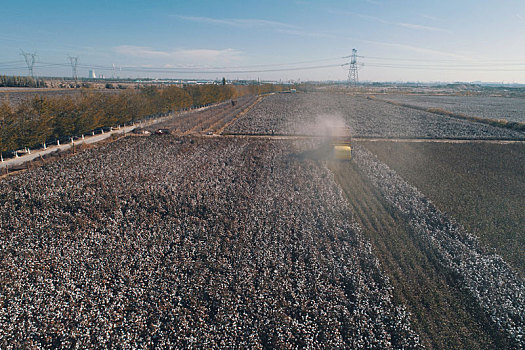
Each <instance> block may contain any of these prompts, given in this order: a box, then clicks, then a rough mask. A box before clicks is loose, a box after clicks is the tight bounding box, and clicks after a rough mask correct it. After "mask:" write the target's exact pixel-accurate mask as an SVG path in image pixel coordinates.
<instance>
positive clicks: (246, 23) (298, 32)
mask: <svg viewBox="0 0 525 350" xmlns="http://www.w3.org/2000/svg"><path fill="white" fill-rule="evenodd" d="M176 17H177V18H180V19H183V20H187V21H192V22H199V23H207V24H215V25H227V26H232V27H243V28H264V29H271V30H273V31H275V32H278V33H282V34H288V35H295V36H303V37H311V38H334V37H335V36H334V35H331V34H327V33H321V32H310V31H306V30H304V29H303V28H301V27H298V26H295V25H292V24H288V23H282V22H276V21H270V20H266V19H242V18H211V17H196V16H176Z"/></svg>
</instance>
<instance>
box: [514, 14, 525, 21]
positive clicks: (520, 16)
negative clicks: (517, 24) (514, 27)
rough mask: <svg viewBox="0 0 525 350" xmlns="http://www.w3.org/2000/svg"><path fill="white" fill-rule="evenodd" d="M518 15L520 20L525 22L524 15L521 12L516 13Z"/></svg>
mask: <svg viewBox="0 0 525 350" xmlns="http://www.w3.org/2000/svg"><path fill="white" fill-rule="evenodd" d="M516 17H517V18H518V19H519V20H520V21H522V22H525V19H524V18H523V16H522V15H520V14H519V13H516Z"/></svg>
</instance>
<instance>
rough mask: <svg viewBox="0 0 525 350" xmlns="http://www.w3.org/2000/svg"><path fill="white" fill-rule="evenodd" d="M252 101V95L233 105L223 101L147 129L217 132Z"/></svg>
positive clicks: (253, 98) (173, 131)
mask: <svg viewBox="0 0 525 350" xmlns="http://www.w3.org/2000/svg"><path fill="white" fill-rule="evenodd" d="M254 101H255V102H256V98H255V97H253V96H250V97H241V98H239V99H238V100H237V103H236V104H235V106H232V105H231V104H230V103H229V102H224V103H221V104H219V105H217V106H214V107H211V108H208V109H206V110H204V111H199V112H190V113H186V114H184V115H180V116H175V117H173V118H171V119H170V120H167V121H165V122H162V123H157V124H155V125H152V126H150V127H149V128H148V130H149V131H151V132H153V131H155V130H157V129H169V130H170V132H171V133H172V134H173V135H179V136H181V135H182V136H185V135H195V134H201V135H202V134H207V133H218V132H220V130H224V127H225V125H229V123H231V121H232V120H236V117H237V116H238V115H239V114H241V113H243V112H244V111H245V110H246V109H247V106H250V107H248V108H251V106H253V105H255V103H254Z"/></svg>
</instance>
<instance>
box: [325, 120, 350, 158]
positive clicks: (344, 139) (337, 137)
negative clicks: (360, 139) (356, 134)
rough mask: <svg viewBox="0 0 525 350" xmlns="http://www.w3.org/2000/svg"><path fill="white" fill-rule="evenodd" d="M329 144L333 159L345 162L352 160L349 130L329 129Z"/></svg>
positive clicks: (342, 128)
mask: <svg viewBox="0 0 525 350" xmlns="http://www.w3.org/2000/svg"><path fill="white" fill-rule="evenodd" d="M330 143H331V146H332V155H333V158H334V159H336V160H345V161H349V160H350V159H352V145H351V137H350V129H349V128H347V127H334V128H331V129H330Z"/></svg>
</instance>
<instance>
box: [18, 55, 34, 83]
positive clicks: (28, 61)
mask: <svg viewBox="0 0 525 350" xmlns="http://www.w3.org/2000/svg"><path fill="white" fill-rule="evenodd" d="M20 51H21V52H22V53H21V55H22V56H24V59H25V61H26V64H27V69H28V70H29V75H30V76H31V78H34V77H35V76H34V75H33V66H34V65H35V62H36V59H37V57H38V56H37V55H36V53H29V52H24V51H23V50H20Z"/></svg>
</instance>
